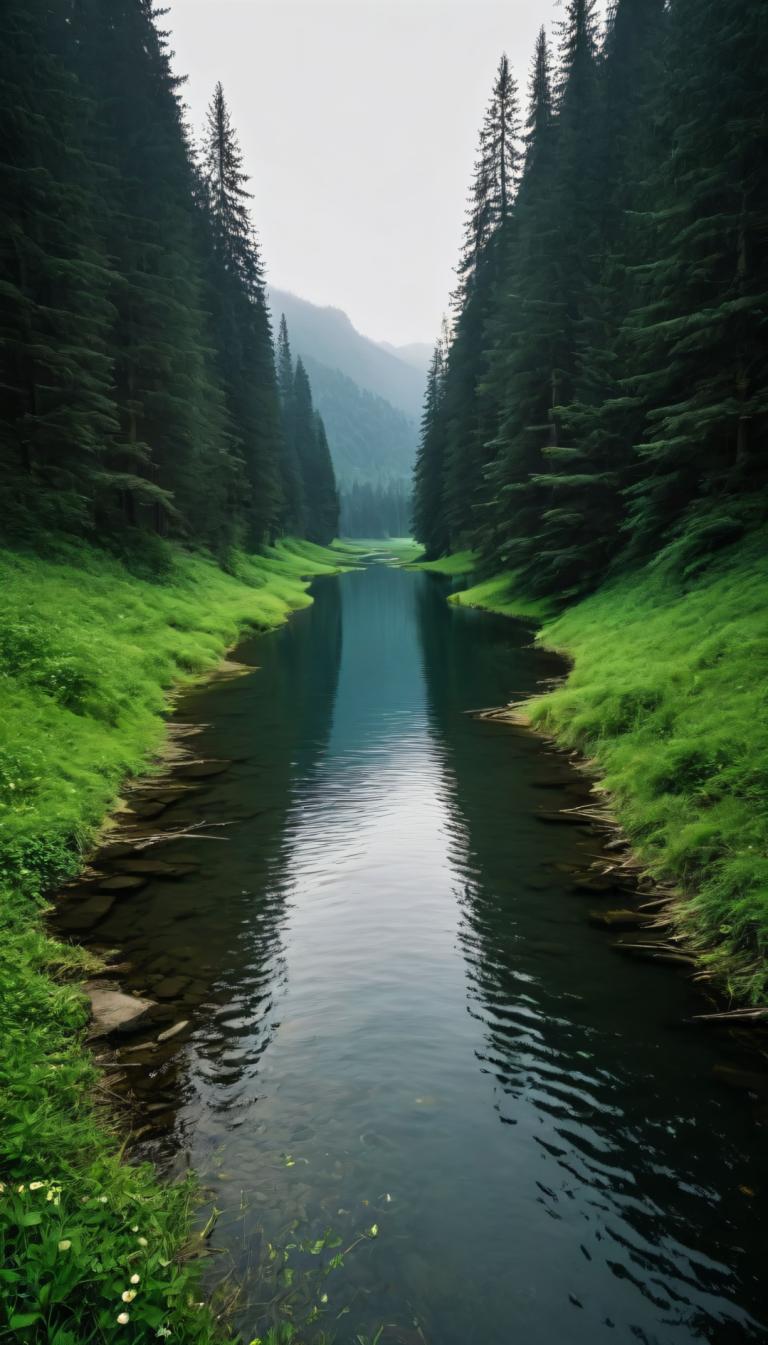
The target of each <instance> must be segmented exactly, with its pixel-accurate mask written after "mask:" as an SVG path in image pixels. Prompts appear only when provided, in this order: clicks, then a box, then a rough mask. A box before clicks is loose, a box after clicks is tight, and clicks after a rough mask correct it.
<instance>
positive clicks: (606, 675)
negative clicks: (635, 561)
mask: <svg viewBox="0 0 768 1345" xmlns="http://www.w3.org/2000/svg"><path fill="white" fill-rule="evenodd" d="M766 554H768V548H767V546H766V538H765V536H760V537H754V538H753V539H752V540H751V541H750V542H749V543H747V544H744V545H743V546H741V547H740V548H739V549H738V550H735V551H733V552H731V553H728V554H727V555H725V556H724V557H723V558H721V559H720V560H719V561H717V562H713V563H712V564H711V565H710V566H709V567H708V568H707V569H706V570H703V571H702V572H701V573H700V574H699V575H698V576H697V577H696V578H692V579H690V580H688V581H687V582H682V581H680V580H676V579H673V578H672V577H671V576H670V575H669V574H667V573H665V572H664V571H663V569H661V568H657V569H653V568H651V569H648V570H644V571H639V572H635V573H633V574H631V575H629V576H627V577H626V578H624V579H622V580H620V581H617V582H614V583H611V584H607V585H606V586H605V587H603V588H602V589H600V590H599V591H598V592H597V593H595V594H594V595H593V596H591V597H589V598H587V599H585V600H584V601H582V602H579V603H577V604H575V605H573V606H572V607H570V608H568V609H567V610H566V611H565V612H563V613H562V614H561V615H560V616H558V617H557V618H555V619H550V620H548V621H546V624H544V626H543V628H542V629H541V631H540V633H539V637H538V638H539V640H540V641H541V643H542V644H544V645H546V646H548V647H550V648H555V649H559V650H562V651H563V652H564V653H566V654H568V655H569V656H570V658H571V659H572V660H573V663H574V666H573V671H572V672H571V675H570V677H569V678H568V681H567V683H566V684H565V686H563V687H562V689H559V690H557V691H555V692H553V693H552V694H550V695H547V696H544V697H541V698H540V699H539V700H537V701H536V702H534V704H533V711H532V714H533V721H534V723H535V724H536V725H538V726H539V727H540V728H544V729H546V730H547V731H550V732H553V733H554V734H555V735H556V737H557V738H558V740H559V741H560V742H561V743H563V744H564V745H566V746H573V747H577V748H578V749H579V750H580V751H581V752H583V753H584V754H585V755H586V756H588V757H589V758H591V759H592V760H593V761H594V762H595V765H596V766H597V768H598V769H599V771H600V773H601V775H602V777H603V782H604V785H605V788H606V789H607V790H608V791H609V793H610V795H611V798H612V800H613V803H614V805H615V810H616V813H617V815H618V818H619V820H620V821H621V823H622V825H623V826H624V828H625V830H626V832H627V834H628V836H629V837H630V839H631V841H632V843H633V845H634V846H635V848H636V850H637V852H638V854H639V855H640V856H641V858H642V859H643V861H644V862H645V863H646V864H647V866H648V868H649V870H650V871H651V872H652V873H654V874H655V875H656V876H657V877H658V878H663V879H665V880H669V881H672V882H673V883H674V884H675V885H676V887H677V888H678V889H679V890H680V892H681V894H682V900H681V901H680V903H679V905H678V908H677V920H678V923H679V926H680V928H681V929H682V930H683V931H684V933H685V934H686V936H687V938H688V939H689V940H690V943H691V945H692V946H693V947H694V948H695V949H697V950H698V952H699V953H700V956H701V959H702V963H703V965H705V966H706V967H707V968H708V969H709V970H710V971H711V972H712V974H713V976H714V977H715V978H716V980H717V983H718V984H719V985H720V987H721V988H723V989H724V990H725V992H726V993H728V994H730V995H732V996H733V997H734V998H735V999H738V1000H741V1001H746V1002H750V1003H765V1002H766V1000H768V806H767V805H768V800H767V789H768V705H767V704H766V698H767V693H766V688H768V562H767V561H766ZM459 601H464V602H467V601H469V602H472V603H474V604H475V605H478V606H487V607H489V608H491V609H492V610H496V611H506V612H507V613H508V614H510V615H522V616H531V617H537V616H540V615H541V613H540V611H537V609H536V604H530V605H527V604H526V600H525V598H524V597H523V598H522V599H521V598H520V597H519V595H518V596H516V595H515V588H514V577H513V576H500V577H498V578H496V579H492V580H490V581H488V582H487V583H485V584H480V585H478V586H476V587H475V588H474V589H471V590H469V591H468V592H466V593H464V594H463V595H461V596H460V598H459Z"/></svg>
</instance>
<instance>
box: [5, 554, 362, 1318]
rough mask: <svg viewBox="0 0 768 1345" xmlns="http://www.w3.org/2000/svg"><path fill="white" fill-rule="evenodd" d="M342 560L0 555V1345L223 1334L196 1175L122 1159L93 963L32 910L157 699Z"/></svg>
mask: <svg viewBox="0 0 768 1345" xmlns="http://www.w3.org/2000/svg"><path fill="white" fill-rule="evenodd" d="M349 558H350V557H349V553H344V554H343V553H340V552H336V551H331V550H327V549H323V548H319V547H314V546H312V545H310V544H308V543H303V542H291V541H286V542H283V543H280V544H278V545H277V546H275V547H273V548H271V549H269V550H268V551H267V552H266V554H264V555H263V556H248V557H246V556H244V555H240V556H235V557H234V558H233V559H232V562H231V565H230V570H229V572H226V573H225V572H224V571H223V570H222V569H220V568H219V567H217V566H216V565H215V564H214V563H213V562H212V561H211V560H209V559H206V558H205V557H203V556H199V555H192V554H189V553H185V552H182V551H180V550H178V549H172V548H166V547H164V546H161V547H158V548H157V550H156V552H155V554H154V556H153V567H152V570H151V572H150V571H147V570H146V569H145V570H144V571H142V572H141V573H137V572H135V570H134V569H132V568H130V566H129V564H126V563H123V562H122V561H121V560H119V559H117V558H111V557H110V556H108V555H106V554H105V553H104V552H102V551H96V550H93V549H91V548H89V547H86V546H82V545H81V546H78V545H75V544H72V543H69V544H59V546H58V548H57V550H56V553H55V554H54V555H51V556H49V557H48V558H45V559H44V558H42V557H41V556H40V555H32V554H30V555H21V554H16V553H9V552H2V553H0V595H1V596H0V725H1V727H0V809H1V812H0V1042H1V1043H2V1044H1V1045H0V1267H2V1268H0V1338H2V1339H8V1340H14V1341H19V1342H21V1343H22V1345H23V1343H24V1342H43V1341H44V1342H50V1343H51V1345H86V1343H87V1342H92V1341H93V1342H97V1341H98V1342H109V1341H113V1340H122V1341H125V1340H130V1341H131V1342H132V1343H133V1342H144V1341H150V1340H153V1341H154V1340H157V1339H164V1338H166V1337H170V1338H172V1339H173V1340H174V1341H180V1342H195V1343H196V1345H204V1342H207V1341H210V1340H213V1339H214V1338H220V1335H219V1325H218V1323H217V1322H216V1319H215V1315H214V1313H213V1311H212V1310H211V1309H210V1308H208V1307H204V1306H203V1305H202V1304H201V1303H200V1301H199V1294H198V1289H197V1278H196V1273H195V1270H194V1265H195V1262H194V1261H190V1260H188V1258H187V1253H188V1251H189V1249H190V1247H192V1248H194V1242H195V1239H194V1238H193V1237H192V1235H191V1233H190V1229H191V1210H192V1208H193V1207H194V1203H195V1188H194V1183H193V1181H191V1180H190V1181H187V1182H183V1183H181V1184H178V1185H174V1186H171V1187H167V1186H163V1185H160V1184H159V1183H158V1182H157V1180H156V1178H155V1176H154V1174H153V1172H152V1170H151V1169H150V1168H148V1167H135V1166H129V1165H127V1164H125V1163H123V1162H121V1160H120V1151H119V1137H118V1135H117V1134H116V1133H113V1130H112V1128H111V1125H110V1122H109V1120H108V1119H107V1120H106V1121H105V1111H104V1108H103V1107H97V1105H96V1102H95V1098H96V1097H97V1092H96V1088H97V1083H98V1075H97V1072H96V1070H95V1069H94V1066H93V1063H92V1060H91V1057H90V1054H89V1053H88V1051H87V1050H86V1049H85V1046H84V1029H85V1026H86V1020H87V1007H86V1002H85V1000H84V997H83V995H82V993H81V991H80V989H79V988H78V981H79V980H80V979H81V978H82V973H83V971H85V970H87V969H88V968H89V966H92V961H91V959H90V958H89V955H88V954H87V953H85V952H84V951H83V950H80V949H77V948H75V947H71V946H67V945H63V944H60V943H57V942H55V941H53V940H52V939H51V938H50V937H48V935H47V934H46V932H45V928H44V922H43V919H42V916H43V913H44V910H45V906H46V900H47V896H48V894H49V893H50V892H51V891H52V890H53V889H54V888H55V887H56V884H57V883H59V882H61V881H62V880H63V879H64V878H66V877H68V876H69V875H71V874H73V873H75V872H76V871H77V870H78V868H79V866H80V863H81V856H82V854H83V852H84V850H85V849H86V848H87V846H88V843H89V840H90V838H91V837H92V836H93V835H94V832H95V831H96V829H97V828H98V826H99V824H100V822H101V821H102V819H103V817H104V815H105V813H106V812H107V811H108V809H109V808H110V805H111V804H112V803H113V801H114V800H115V798H116V796H117V794H118V792H119V789H120V785H121V782H122V781H123V780H124V779H125V777H126V776H129V775H131V774H135V773H136V772H139V771H141V770H142V769H143V768H144V767H145V766H146V764H147V762H148V760H149V758H150V757H151V755H152V753H153V752H154V751H155V750H156V749H157V748H158V746H159V745H160V743H161V741H162V738H163V733H164V718H163V712H164V709H165V708H166V705H167V694H168V691H169V689H170V688H171V687H172V686H178V685H180V684H182V685H183V684H184V683H185V682H187V681H190V680H192V679H194V678H197V677H199V676H200V675H202V674H204V673H205V671H206V670H207V669H209V668H211V667H213V666H214V665H215V664H216V663H217V661H218V660H219V659H220V657H221V655H222V654H223V653H224V651H225V650H226V649H227V648H228V647H229V646H231V645H232V644H233V643H234V642H235V641H236V640H237V638H238V636H239V635H240V634H241V633H242V632H244V631H245V630H247V629H269V628H271V627H274V626H276V625H279V624H280V623H282V622H283V621H285V620H286V618H287V617H288V615H289V614H290V613H291V612H292V611H293V610H295V609H296V608H299V607H302V606H305V605H306V604H307V603H308V602H309V601H310V598H309V597H308V595H307V592H306V590H307V582H306V581H307V579H308V578H312V577H315V576H318V575H323V574H331V573H334V572H335V571H337V570H338V569H339V568H341V567H342V566H343V565H346V564H347V563H348V562H349ZM145 564H146V561H145ZM107 1115H108V1114H107Z"/></svg>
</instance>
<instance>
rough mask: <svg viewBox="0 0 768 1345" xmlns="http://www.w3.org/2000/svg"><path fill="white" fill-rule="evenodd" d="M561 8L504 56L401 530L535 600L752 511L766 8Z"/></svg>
mask: <svg viewBox="0 0 768 1345" xmlns="http://www.w3.org/2000/svg"><path fill="white" fill-rule="evenodd" d="M598 18H599V16H598V10H597V5H596V0H568V3H567V5H566V6H565V7H564V12H563V17H562V21H561V22H560V24H559V31H558V32H557V34H556V35H555V40H554V41H552V42H550V41H549V40H548V38H547V35H546V34H545V32H544V30H542V32H541V34H540V36H539V39H538V42H537V44H536V50H535V52H534V54H533V58H532V61H531V68H530V76H529V80H528V87H527V89H519V88H518V86H517V84H516V82H515V79H514V77H513V75H512V73H511V71H510V68H509V65H508V62H507V60H506V58H503V59H502V61H501V63H500V65H499V68H498V72H497V77H496V80H495V83H494V86H493V90H492V94H491V99H490V102H489V104H488V110H487V113H486V116H485V120H484V122H483V125H482V127H481V130H480V136H479V143H478V151H477V161H476V165H475V170H474V176H473V180H472V184H471V192H470V199H469V207H468V210H467V217H466V227H465V237H464V245H463V251H462V255H461V259H460V263H459V267H458V283H457V287H456V290H455V293H454V295H453V300H452V309H451V314H450V319H449V321H448V322H447V323H446V325H445V328H444V331H443V333H442V335H441V338H440V340H439V341H438V343H437V346H436V349H435V354H434V359H433V363H432V367H431V371H430V375H429V387H428V391H427V397H426V403H425V410H424V419H423V426H422V441H421V448H420V452H419V458H418V464H417V468H416V478H415V489H416V500H415V514H414V527H415V533H416V536H417V537H418V538H419V539H420V540H421V541H422V542H423V543H424V545H425V547H426V549H427V551H428V553H429V555H430V556H431V557H437V556H440V555H441V554H444V553H445V552H447V551H450V550H457V549H462V548H465V547H467V546H470V547H473V548H476V549H477V550H478V551H479V552H480V554H481V556H482V557H483V560H484V561H485V563H486V564H487V565H488V566H489V567H491V569H494V568H495V569H497V570H498V569H499V568H504V569H510V570H513V571H515V572H516V574H517V579H518V583H519V584H520V586H521V587H522V588H523V589H524V590H525V591H527V592H528V593H530V594H532V595H535V596H553V595H556V596H557V598H558V600H560V601H562V600H566V599H568V598H571V597H574V596H577V595H580V594H583V593H585V592H588V591H589V590H591V589H594V588H595V587H596V586H597V585H598V584H599V583H600V582H601V580H602V579H603V578H604V577H605V575H606V572H607V571H609V570H611V569H614V570H616V568H617V567H626V566H628V565H631V564H633V563H635V562H639V561H642V560H644V559H647V558H649V557H653V556H661V555H662V554H663V555H664V557H665V559H666V560H668V561H669V562H670V564H671V565H672V566H674V567H676V568H677V569H678V570H680V571H682V572H688V571H690V570H691V568H692V567H695V566H696V564H697V562H698V561H700V560H701V559H702V557H707V556H711V554H712V552H713V551H716V550H717V549H719V548H722V547H724V546H726V545H728V544H730V543H732V542H734V540H736V539H738V538H739V537H742V536H743V535H744V534H745V533H748V532H749V531H750V530H752V529H754V528H755V527H756V525H758V524H759V523H760V522H761V521H763V520H764V519H765V515H766V508H767V506H768V493H767V492H766V471H767V468H766V461H767V459H766V453H765V437H766V427H767V425H768V332H767V331H766V319H765V310H766V293H768V239H767V237H766V227H767V222H768V137H766V120H765V96H764V94H765V90H764V78H763V72H764V68H765V59H766V56H767V55H768V11H766V8H765V6H764V5H760V4H755V3H753V2H752V0H726V3H722V0H675V3H674V4H672V5H668V4H666V3H665V0H616V3H615V4H613V5H612V6H611V7H610V10H609V15H608V21H607V24H606V25H605V27H603V25H602V24H601V23H599V21H598Z"/></svg>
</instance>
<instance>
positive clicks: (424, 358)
mask: <svg viewBox="0 0 768 1345" xmlns="http://www.w3.org/2000/svg"><path fill="white" fill-rule="evenodd" d="M379 345H380V346H381V349H382V350H386V351H387V353H388V354H389V355H394V356H395V358H396V359H398V360H404V361H405V363H406V364H410V365H412V366H413V368H414V369H418V371H419V373H420V374H421V376H422V378H424V379H426V376H427V370H428V369H429V362H430V360H431V359H432V351H433V349H434V347H433V346H429V345H427V343H426V341H411V342H409V344H408V345H407V346H393V345H392V343H391V341H379Z"/></svg>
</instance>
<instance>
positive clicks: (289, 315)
mask: <svg viewBox="0 0 768 1345" xmlns="http://www.w3.org/2000/svg"><path fill="white" fill-rule="evenodd" d="M268 301H269V305H270V308H271V309H272V315H273V322H274V327H275V330H277V326H278V323H279V322H280V314H281V313H285V319H286V322H287V323H288V333H289V336H290V339H291V349H292V350H293V352H294V354H295V355H301V356H302V358H304V357H310V358H312V359H315V360H319V361H320V363H321V364H324V365H326V367H327V368H329V369H339V370H340V371H341V372H342V373H343V374H345V375H346V376H347V378H351V379H352V381H353V382H354V383H357V385H358V387H360V388H365V389H366V390H367V391H368V392H373V393H376V395H377V396H378V397H384V398H385V399H386V401H388V402H391V404H392V406H394V407H397V408H398V409H399V410H400V411H404V412H405V414H406V415H407V416H411V417H413V418H414V419H416V420H418V419H419V417H420V416H421V411H422V402H423V399H424V384H425V376H424V373H423V372H422V371H421V370H420V369H418V368H416V367H414V365H413V363H411V362H410V361H409V360H408V359H401V358H399V357H398V356H397V355H395V354H393V353H392V352H391V351H389V350H387V349H384V348H383V347H382V346H380V345H378V344H377V342H376V341H371V340H369V339H368V337H367V336H362V335H361V333H360V332H358V331H356V330H355V328H354V327H353V326H352V323H351V322H350V320H349V318H348V317H347V315H346V313H343V312H342V311H341V309H340V308H319V307H318V306H317V305H316V304H311V303H308V302H307V300H306V299H299V298H298V296H297V295H295V294H290V293H289V292H288V291H287V290H278V289H270V291H269V294H268Z"/></svg>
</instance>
